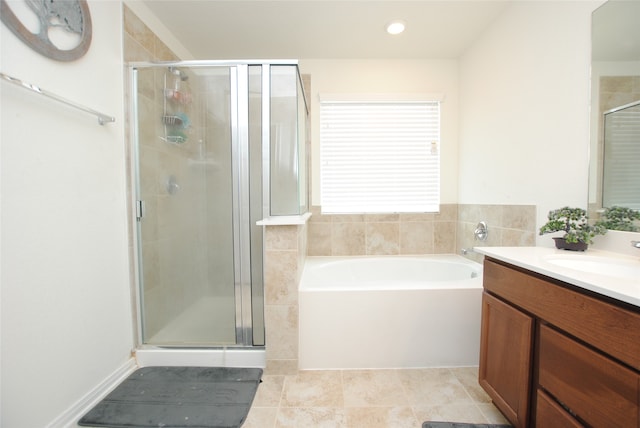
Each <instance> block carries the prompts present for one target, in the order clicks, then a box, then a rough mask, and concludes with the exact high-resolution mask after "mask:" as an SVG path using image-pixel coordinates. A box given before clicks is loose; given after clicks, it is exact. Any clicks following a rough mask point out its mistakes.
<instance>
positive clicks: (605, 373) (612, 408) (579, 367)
mask: <svg viewBox="0 0 640 428" xmlns="http://www.w3.org/2000/svg"><path fill="white" fill-rule="evenodd" d="M539 356H540V357H539V362H540V367H539V380H538V384H539V386H540V387H541V388H544V390H546V391H547V392H548V393H549V394H550V395H552V396H553V397H555V399H556V400H557V401H559V402H561V403H563V404H564V405H565V406H566V407H567V408H569V409H571V411H572V412H573V413H574V414H575V415H576V416H577V417H578V418H579V419H581V420H583V421H584V422H585V423H586V424H588V425H590V426H594V427H624V428H628V427H638V426H640V425H639V423H640V422H639V414H638V412H639V408H638V403H639V402H640V401H639V400H640V391H639V388H640V376H639V375H638V374H637V373H635V372H634V371H632V370H630V369H628V368H626V367H624V366H622V365H620V364H618V363H616V362H614V361H612V360H610V359H608V358H607V357H605V356H603V355H601V354H599V353H597V352H595V351H593V350H591V349H589V348H587V347H585V346H583V345H581V344H579V343H577V342H576V341H574V340H572V339H570V338H568V337H567V336H565V335H563V334H561V333H559V332H557V331H555V330H553V329H551V328H550V327H548V326H546V325H541V326H540V345H539Z"/></svg>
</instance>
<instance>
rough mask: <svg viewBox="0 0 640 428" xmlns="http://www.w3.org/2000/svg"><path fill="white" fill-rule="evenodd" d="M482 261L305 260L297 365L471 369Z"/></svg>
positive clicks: (401, 258) (433, 257)
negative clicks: (463, 367)
mask: <svg viewBox="0 0 640 428" xmlns="http://www.w3.org/2000/svg"><path fill="white" fill-rule="evenodd" d="M481 297H482V265H480V264H478V263H475V262H473V261H470V260H467V259H465V258H463V257H460V256H457V255H429V256H411V257H409V256H384V257H307V259H306V262H305V267H304V271H303V274H302V280H301V282H300V288H299V308H300V313H299V319H300V342H299V346H300V348H299V365H300V368H301V369H357V368H408V367H460V366H477V365H478V353H479V349H480V311H481Z"/></svg>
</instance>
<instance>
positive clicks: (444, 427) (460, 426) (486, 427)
mask: <svg viewBox="0 0 640 428" xmlns="http://www.w3.org/2000/svg"><path fill="white" fill-rule="evenodd" d="M422 428H513V427H512V426H511V425H496V424H465V423H458V422H425V423H423V424H422Z"/></svg>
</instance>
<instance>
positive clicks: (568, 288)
mask: <svg viewBox="0 0 640 428" xmlns="http://www.w3.org/2000/svg"><path fill="white" fill-rule="evenodd" d="M484 288H485V291H484V295H483V304H482V331H481V349H480V370H479V381H480V385H481V386H482V387H483V388H484V389H485V391H486V392H487V393H488V394H489V396H490V397H491V398H492V400H493V401H494V404H495V405H496V407H498V408H499V409H500V410H501V411H502V413H503V414H504V415H505V417H506V418H507V419H508V420H509V421H510V422H511V423H512V424H513V425H514V426H515V427H541V428H545V427H581V426H586V427H607V428H608V427H624V428H628V427H640V308H638V307H635V306H633V305H630V304H626V303H623V302H618V301H615V300H613V299H610V298H605V297H603V296H600V295H598V294H596V293H593V292H587V291H586V290H582V289H580V288H579V287H575V286H572V285H569V284H566V283H564V282H562V281H558V280H555V279H552V278H549V277H545V276H542V275H539V274H536V273H533V272H530V271H527V270H524V269H522V268H518V267H515V266H512V265H509V264H506V263H504V262H501V261H498V260H494V259H491V258H489V257H487V258H485V264H484Z"/></svg>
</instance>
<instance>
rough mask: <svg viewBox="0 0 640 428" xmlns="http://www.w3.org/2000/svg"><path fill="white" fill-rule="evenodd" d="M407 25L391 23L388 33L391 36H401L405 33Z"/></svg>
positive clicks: (399, 22) (401, 22)
mask: <svg viewBox="0 0 640 428" xmlns="http://www.w3.org/2000/svg"><path fill="white" fill-rule="evenodd" d="M404 27H405V23H404V21H391V22H390V23H388V24H387V33H389V34H400V33H402V32H403V31H404Z"/></svg>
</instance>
